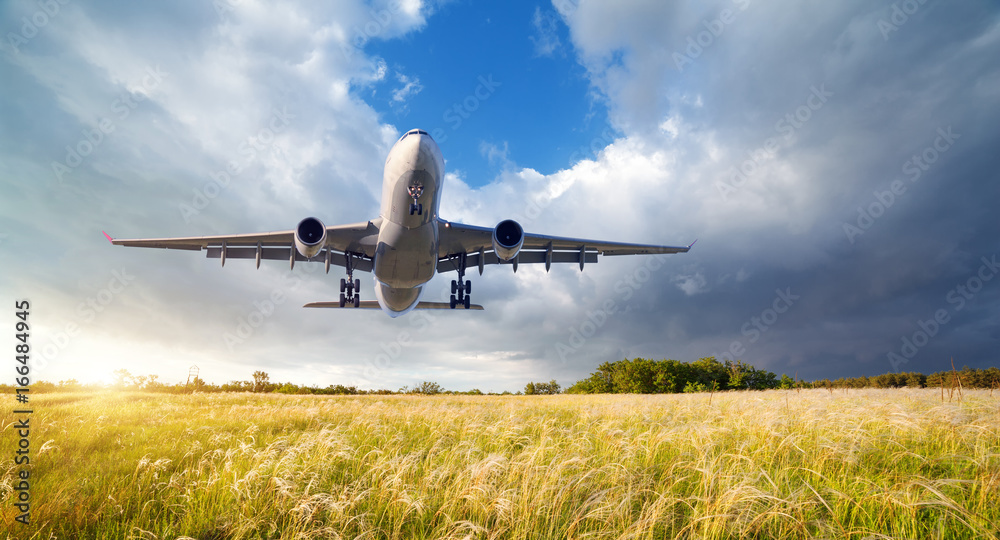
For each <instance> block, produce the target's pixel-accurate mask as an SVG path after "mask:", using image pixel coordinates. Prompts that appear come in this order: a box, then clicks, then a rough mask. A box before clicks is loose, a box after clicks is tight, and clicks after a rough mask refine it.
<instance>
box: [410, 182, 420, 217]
mask: <svg viewBox="0 0 1000 540" xmlns="http://www.w3.org/2000/svg"><path fill="white" fill-rule="evenodd" d="M406 192H407V193H409V195H410V197H411V198H413V204H411V205H410V215H411V216H412V215H413V214H416V215H418V216H422V215H423V214H424V205H423V204H421V203H418V202H417V200H418V199H420V196H421V195H423V194H424V186H423V184H413V185H411V186H410V187H408V188H406Z"/></svg>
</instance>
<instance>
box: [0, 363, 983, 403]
mask: <svg viewBox="0 0 1000 540" xmlns="http://www.w3.org/2000/svg"><path fill="white" fill-rule="evenodd" d="M114 375H115V379H114V382H113V383H112V384H111V385H110V388H112V389H117V390H133V391H134V390H141V391H147V392H163V393H174V394H180V393H192V392H207V393H212V392H252V393H277V394H317V395H365V394H375V395H390V394H419V395H437V394H451V395H457V394H464V395H522V394H523V395H551V394H560V393H567V394H671V393H681V392H720V391H725V390H768V389H793V388H826V389H831V390H832V389H839V388H902V387H909V388H942V390H943V389H954V388H959V389H961V388H986V389H994V388H1000V368H997V367H990V368H986V369H974V368H969V367H968V366H966V367H963V368H962V369H961V370H957V369H954V368H952V369H951V370H946V371H939V372H935V373H931V374H929V375H924V374H923V373H918V372H905V373H883V374H881V375H875V376H871V377H868V376H861V377H841V378H839V379H834V380H830V379H819V380H814V381H804V380H799V379H798V377H790V376H788V375H785V374H783V375H782V376H781V377H780V378H779V377H778V376H777V375H775V374H774V373H772V372H770V371H767V370H763V369H758V368H756V367H754V366H752V365H750V364H747V363H745V362H742V361H739V360H737V361H735V362H733V361H729V360H727V361H725V362H720V361H718V360H717V359H716V358H715V357H711V356H710V357H706V358H699V359H698V360H695V361H693V362H682V361H679V360H649V359H646V358H633V359H631V360H630V359H627V358H626V359H624V360H618V361H615V362H604V363H603V364H601V365H600V366H598V367H597V370H596V371H594V372H593V373H591V374H590V376H589V377H587V378H586V379H583V380H580V381H577V382H576V383H574V384H573V385H571V386H570V387H569V388H566V389H565V390H563V389H562V387H561V386H560V385H559V383H557V382H556V380H555V379H552V380H550V381H549V382H534V381H532V382H529V383H528V384H526V385H525V387H524V390H523V392H522V391H519V392H513V393H512V392H508V391H504V392H501V393H494V392H490V393H488V394H487V393H484V392H482V391H480V390H479V389H476V388H473V389H472V390H468V391H464V392H463V391H455V390H446V389H445V388H444V387H442V386H441V385H440V384H438V383H436V382H432V381H423V382H421V383H419V384H416V385H414V386H413V387H412V388H411V387H409V386H403V387H402V388H399V389H397V390H389V389H379V390H363V389H359V388H357V387H356V386H345V385H341V384H331V385H329V386H326V387H322V388H321V387H318V386H315V385H314V386H304V385H297V384H294V383H291V382H284V383H281V382H272V381H271V378H270V375H268V374H267V373H266V372H264V371H259V370H258V371H255V372H253V375H252V380H246V381H230V382H227V383H225V384H221V385H216V384H210V383H207V382H205V381H203V380H202V379H200V378H198V377H195V378H194V379H192V380H190V381H187V382H185V383H178V384H165V383H162V382H160V381H159V380H158V377H157V376H156V375H132V374H131V373H130V372H129V371H128V370H125V369H119V370H117V371H116V372H115V374H114ZM105 389H108V386H106V385H104V384H100V383H91V384H82V383H80V382H78V381H76V380H74V379H68V380H64V381H59V382H58V383H51V382H46V381H38V382H35V383H33V384H32V385H31V390H32V391H33V392H39V393H44V392H56V391H94V390H105ZM13 390H14V387H13V386H10V385H3V384H0V391H3V392H13Z"/></svg>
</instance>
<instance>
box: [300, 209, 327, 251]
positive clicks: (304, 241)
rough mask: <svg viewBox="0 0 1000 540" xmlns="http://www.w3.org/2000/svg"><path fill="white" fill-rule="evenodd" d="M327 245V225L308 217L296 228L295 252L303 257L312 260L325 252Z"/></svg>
mask: <svg viewBox="0 0 1000 540" xmlns="http://www.w3.org/2000/svg"><path fill="white" fill-rule="evenodd" d="M325 244H326V225H323V222H322V221H320V220H318V219H316V218H314V217H307V218H305V219H303V220H302V221H300V222H299V225H298V226H297V227H295V250H296V251H298V252H299V253H300V254H302V256H303V257H305V258H307V259H311V258H313V257H315V256H316V254H317V253H319V252H320V251H322V250H323V246H324V245H325Z"/></svg>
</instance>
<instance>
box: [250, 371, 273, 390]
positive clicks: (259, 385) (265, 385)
mask: <svg viewBox="0 0 1000 540" xmlns="http://www.w3.org/2000/svg"><path fill="white" fill-rule="evenodd" d="M270 379H271V376H270V375H268V374H267V373H265V372H263V371H254V372H253V391H254V392H257V393H260V392H267V391H268V390H270V386H271V384H270Z"/></svg>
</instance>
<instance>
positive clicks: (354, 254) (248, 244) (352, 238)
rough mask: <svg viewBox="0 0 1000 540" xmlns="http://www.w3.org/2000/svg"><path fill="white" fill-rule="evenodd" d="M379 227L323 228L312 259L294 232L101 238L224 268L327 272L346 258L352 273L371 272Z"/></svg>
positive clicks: (372, 223) (365, 224)
mask: <svg viewBox="0 0 1000 540" xmlns="http://www.w3.org/2000/svg"><path fill="white" fill-rule="evenodd" d="M380 225H381V219H376V220H372V221H367V222H362V223H353V224H350V225H338V226H334V227H326V242H325V246H326V247H325V248H323V249H321V250H320V251H319V252H318V253H317V254H316V255H315V256H313V257H311V258H307V257H305V256H303V255H302V254H301V253H299V252H298V250H297V249H296V248H295V231H294V230H290V231H275V232H266V233H252V234H234V235H219V236H189V237H180V238H138V239H119V238H112V237H110V236H108V234H107V233H104V236H106V237H107V238H108V240H109V241H110V242H111V243H112V244H114V245H116V246H126V247H146V248H160V249H181V250H187V251H205V256H206V257H208V258H210V259H221V260H222V264H223V265H225V264H226V259H255V260H256V261H257V266H258V267H260V261H261V260H286V261H289V265H291V266H294V265H295V262H296V261H314V262H325V263H326V269H327V271H329V269H330V265H331V264H333V265H336V266H346V265H347V259H348V254H349V255H351V257H350V258H351V262H350V264H351V267H352V269H354V270H361V271H363V272H371V271H372V257H374V255H375V247H376V244H377V239H378V231H379V226H380Z"/></svg>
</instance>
